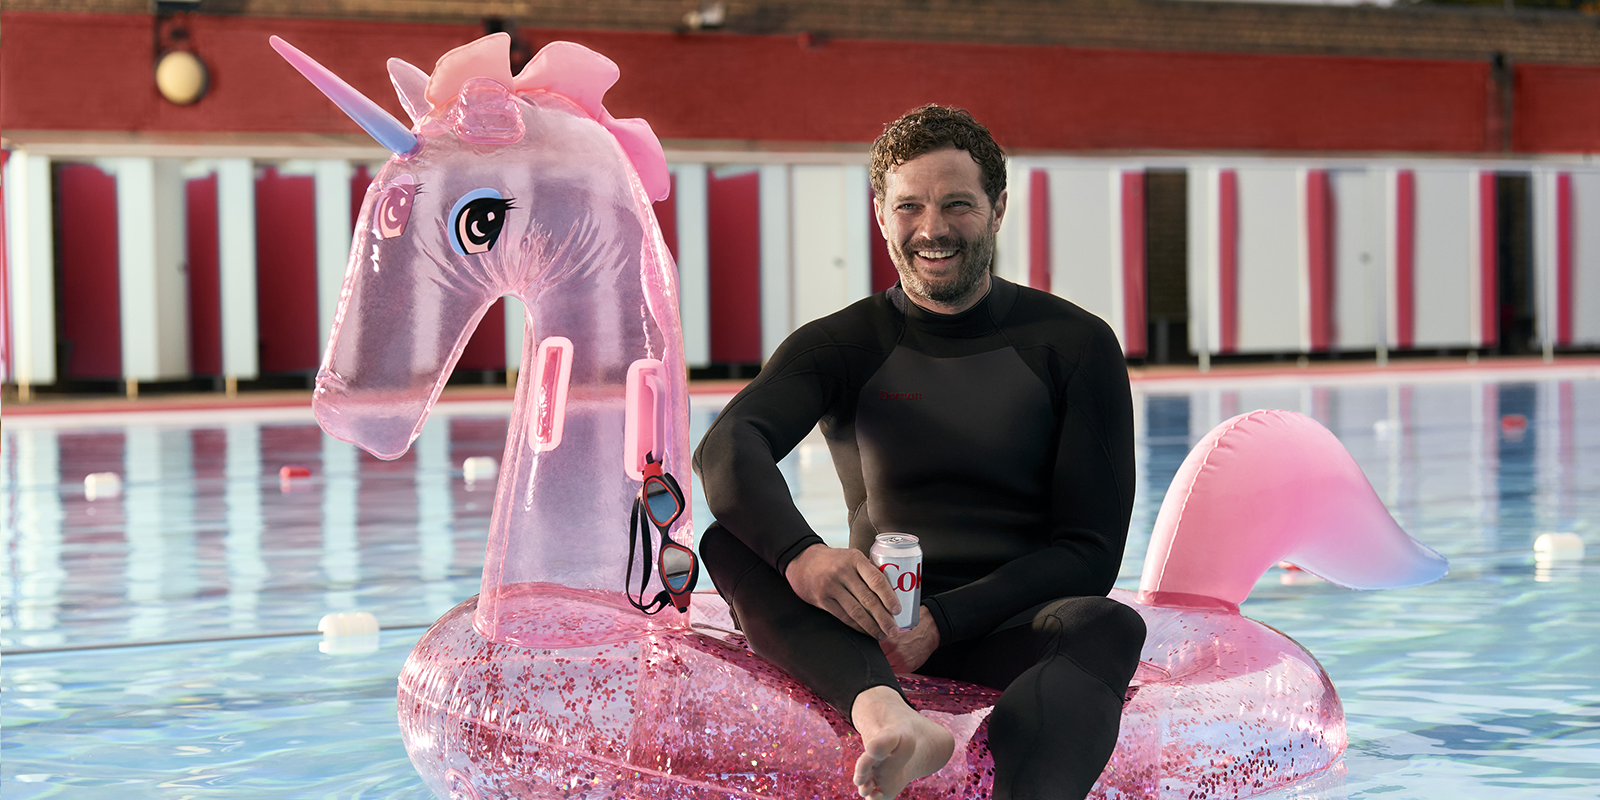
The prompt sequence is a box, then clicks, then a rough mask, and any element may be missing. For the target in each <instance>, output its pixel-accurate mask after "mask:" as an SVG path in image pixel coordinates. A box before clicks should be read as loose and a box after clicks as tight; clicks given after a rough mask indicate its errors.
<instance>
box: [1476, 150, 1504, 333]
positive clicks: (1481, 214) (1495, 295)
mask: <svg viewBox="0 0 1600 800" xmlns="http://www.w3.org/2000/svg"><path fill="white" fill-rule="evenodd" d="M1494 179H1495V174H1494V173H1493V172H1480V173H1478V254H1479V255H1478V272H1479V275H1480V281H1479V285H1480V286H1482V287H1483V292H1482V296H1481V297H1480V298H1479V302H1480V303H1481V304H1482V306H1481V308H1482V309H1483V313H1482V314H1481V315H1480V316H1481V317H1482V319H1483V325H1482V328H1483V332H1482V336H1481V338H1480V340H1479V344H1480V345H1482V346H1484V347H1490V346H1493V345H1494V344H1495V343H1496V342H1498V341H1500V278H1499V275H1500V271H1499V261H1500V246H1499V230H1500V228H1499V217H1498V215H1497V213H1496V211H1495V209H1496V204H1497V203H1498V202H1499V198H1498V197H1496V191H1495V182H1494Z"/></svg>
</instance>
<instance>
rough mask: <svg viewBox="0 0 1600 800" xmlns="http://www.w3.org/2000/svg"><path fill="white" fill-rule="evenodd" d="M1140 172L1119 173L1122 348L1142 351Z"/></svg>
mask: <svg viewBox="0 0 1600 800" xmlns="http://www.w3.org/2000/svg"><path fill="white" fill-rule="evenodd" d="M1144 282H1145V263H1144V173H1143V172H1137V171H1128V172H1124V173H1122V322H1123V331H1122V350H1123V352H1125V353H1127V354H1128V355H1130V356H1142V355H1144V354H1145V308H1146V304H1145V295H1144V289H1145V284H1144Z"/></svg>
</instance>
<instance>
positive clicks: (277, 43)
mask: <svg viewBox="0 0 1600 800" xmlns="http://www.w3.org/2000/svg"><path fill="white" fill-rule="evenodd" d="M271 41H272V49H274V50H276V51H278V55H280V56H283V60H285V61H287V62H289V66H291V67H294V68H295V69H297V70H299V71H300V74H301V75H304V76H306V80H308V81H311V84H312V85H313V86H315V87H317V88H318V89H320V90H322V93H323V94H325V95H327V96H328V99H329V100H332V101H333V103H334V105H337V106H338V107H339V110H340V111H343V112H344V113H346V114H348V115H349V116H350V118H351V119H353V120H355V121H356V124H357V125H360V126H361V128H362V130H365V131H366V132H367V133H368V134H369V135H371V136H372V138H374V139H376V140H378V144H381V145H383V146H384V147H385V148H387V149H388V150H389V152H391V153H394V154H395V155H405V154H406V153H409V152H411V151H412V150H415V149H417V135H416V134H414V133H412V132H411V131H410V130H409V129H408V128H406V126H404V125H402V124H400V121H399V120H397V119H395V118H394V116H393V115H391V114H390V113H389V112H387V111H384V110H383V108H382V107H380V106H379V105H378V104H377V103H374V102H372V101H371V100H369V99H367V96H366V95H364V94H362V93H360V92H358V91H356V90H355V87H352V86H351V85H350V84H348V83H345V82H344V80H343V79H341V78H340V77H339V76H338V75H335V74H333V72H331V71H329V69H328V68H327V67H324V66H322V65H321V64H318V63H317V62H316V61H313V60H312V59H311V57H310V56H308V55H306V54H305V53H302V52H300V51H299V50H298V49H296V48H295V46H294V45H291V44H289V43H288V42H286V41H284V40H282V39H279V38H278V37H276V36H274V37H272V40H271Z"/></svg>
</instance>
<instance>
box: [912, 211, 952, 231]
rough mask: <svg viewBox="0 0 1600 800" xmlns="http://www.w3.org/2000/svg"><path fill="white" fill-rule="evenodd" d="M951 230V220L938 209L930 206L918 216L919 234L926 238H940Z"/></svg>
mask: <svg viewBox="0 0 1600 800" xmlns="http://www.w3.org/2000/svg"><path fill="white" fill-rule="evenodd" d="M949 232H950V221H949V220H947V219H945V217H944V214H941V213H940V212H939V210H938V209H935V208H930V209H927V210H926V211H923V212H922V215H921V216H919V217H918V218H917V234H918V235H920V236H922V237H923V238H926V239H939V238H942V237H944V235H945V234H947V233H949Z"/></svg>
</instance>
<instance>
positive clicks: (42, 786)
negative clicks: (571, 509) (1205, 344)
mask: <svg viewBox="0 0 1600 800" xmlns="http://www.w3.org/2000/svg"><path fill="white" fill-rule="evenodd" d="M1135 393H1136V396H1135V403H1136V411H1137V418H1138V422H1139V427H1138V431H1137V448H1138V457H1139V465H1140V472H1139V474H1140V483H1139V488H1138V493H1137V504H1136V510H1135V515H1134V519H1133V524H1132V534H1131V535H1130V538H1129V544H1128V555H1127V557H1126V559H1125V560H1124V563H1123V567H1122V578H1121V580H1120V581H1119V585H1121V586H1125V587H1132V586H1134V585H1136V584H1137V582H1138V575H1139V569H1140V565H1141V563H1142V560H1143V556H1144V548H1145V544H1146V542H1147V540H1148V532H1149V529H1150V526H1151V524H1152V523H1153V522H1154V520H1155V515H1156V510H1157V509H1158V507H1159V505H1160V502H1161V498H1162V495H1163V493H1164V492H1165V489H1166V485H1167V483H1168V481H1169V480H1170V479H1171V476H1172V474H1173V473H1174V472H1175V471H1176V470H1177V467H1178V464H1179V463H1180V462H1181V461H1182V459H1183V456H1184V455H1185V454H1186V453H1187V451H1188V448H1189V445H1190V444H1191V443H1192V442H1193V441H1195V440H1196V439H1197V438H1198V437H1199V436H1201V435H1202V434H1204V433H1205V432H1206V431H1207V430H1209V429H1210V427H1211V426H1212V425H1213V424H1215V423H1216V422H1219V421H1221V420H1222V419H1226V418H1227V417H1229V416H1232V415H1233V414H1235V413H1239V412H1243V411H1248V410H1251V409H1254V408H1268V407H1271V408H1288V409H1293V410H1298V411H1302V412H1305V413H1307V414H1310V415H1312V416H1314V417H1316V418H1317V419H1318V420H1320V421H1322V422H1323V423H1324V424H1325V425H1327V426H1328V427H1329V428H1331V429H1332V430H1333V431H1334V432H1335V433H1336V434H1338V435H1339V437H1340V439H1341V440H1343V442H1344V443H1345V446H1346V447H1347V448H1349V449H1350V451H1351V453H1352V454H1353V455H1354V456H1355V458H1356V460H1357V461H1358V462H1359V463H1360V464H1361V466H1362V468H1363V469H1364V470H1365V471H1366V474H1367V476H1368V478H1369V479H1370V480H1371V481H1372V482H1373V485H1374V486H1375V487H1376V489H1377V490H1378V493H1379V496H1381V497H1382V498H1383V499H1384V501H1385V502H1386V503H1388V505H1389V507H1390V509H1391V511H1392V512H1393V513H1394V514H1395V516H1396V518H1397V519H1399V520H1400V522H1401V524H1402V525H1404V526H1405V527H1406V529H1407V530H1409V531H1410V532H1411V533H1412V534H1413V535H1414V536H1416V537H1417V538H1419V539H1421V540H1422V541H1424V542H1426V543H1428V544H1429V545H1431V546H1433V547H1434V548H1436V549H1438V550H1439V551H1441V552H1443V553H1444V554H1445V555H1447V556H1448V557H1449V558H1450V559H1451V573H1450V575H1449V576H1448V577H1446V578H1445V579H1444V580H1442V581H1440V582H1438V583H1435V584H1432V585H1430V586H1425V587H1420V588H1416V589H1409V590H1404V591H1394V592H1371V593H1361V592H1349V591H1346V590H1343V589H1339V588H1337V587H1332V586H1329V585H1327V584H1325V583H1321V582H1317V581H1315V580H1307V579H1305V578H1304V576H1302V575H1299V574H1296V573H1288V572H1283V571H1280V570H1273V571H1271V572H1269V573H1268V574H1267V575H1266V576H1265V577H1263V579H1262V581H1261V582H1260V584H1258V586H1257V588H1256V590H1255V592H1254V593H1253V594H1252V595H1251V597H1250V599H1249V600H1248V601H1247V602H1246V603H1245V604H1244V607H1243V611H1244V613H1245V614H1246V615H1248V616H1251V617H1254V618H1256V619H1260V620H1262V621H1264V622H1266V623H1268V624H1270V625H1272V626H1274V627H1276V628H1278V629H1280V630H1282V631H1284V632H1285V633H1288V634H1289V635H1290V636H1293V637H1294V638H1295V639H1297V640H1298V641H1300V642H1301V643H1302V644H1304V645H1305V646H1306V647H1308V648H1309V649H1310V650H1311V651H1312V652H1313V653H1314V654H1316V655H1317V657H1318V658H1319V659H1321V661H1322V663H1323V665H1324V666H1325V667H1327V669H1328V672H1329V673H1330V674H1331V675H1332V677H1333V679H1334V682H1335V685H1336V686H1337V687H1338V689H1339V691H1340V694H1341V696H1342V698H1343V700H1344V703H1345V710H1346V713H1347V715H1348V723H1349V733H1350V741H1351V745H1350V749H1349V751H1348V753H1347V754H1346V755H1345V757H1344V759H1343V761H1342V763H1341V764H1340V765H1339V766H1338V767H1336V768H1335V770H1333V771H1332V773H1331V774H1328V775H1325V776H1322V777H1321V778H1320V779H1317V780H1314V781H1312V782H1310V783H1309V784H1307V785H1305V786H1302V787H1298V788H1297V789H1295V790H1292V791H1288V792H1283V793H1279V794H1278V795H1277V796H1279V797H1284V798H1287V797H1295V798H1344V797H1350V798H1355V797H1378V796H1383V797H1386V798H1388V797H1393V798H1434V797H1445V796H1448V797H1451V798H1454V799H1455V800H1467V799H1468V798H1475V797H1493V798H1496V800H1500V798H1514V797H1528V798H1533V797H1539V798H1547V797H1595V796H1597V795H1600V590H1597V588H1596V587H1597V586H1600V557H1597V551H1600V368H1596V367H1595V366H1593V365H1568V366H1563V365H1559V364H1558V365H1557V366H1554V367H1548V368H1529V369H1521V368H1519V369H1515V370H1512V369H1499V370H1489V369H1484V370H1482V371H1472V370H1465V369H1461V370H1430V371H1410V372H1400V371H1395V372H1391V373H1386V374H1379V373H1352V374H1346V375H1332V374H1320V375H1317V374H1312V375H1309V376H1308V375H1292V374H1291V375H1285V374H1276V375H1261V376H1255V377H1250V376H1242V377H1241V376H1239V375H1237V374H1235V375H1232V376H1229V377H1205V378H1200V377H1189V378H1168V379H1154V378H1152V379H1149V380H1141V381H1139V382H1137V383H1136V385H1135ZM725 399H726V398H725V397H723V396H713V395H697V396H696V397H695V398H694V403H693V420H692V423H693V431H692V433H691V436H692V437H693V438H695V439H698V437H699V436H700V435H701V434H702V433H703V431H704V429H705V427H706V426H707V425H708V424H709V422H710V420H711V419H712V418H713V417H714V415H715V413H716V411H717V409H718V408H720V406H721V403H722V402H723V401H725ZM509 410H510V409H509V402H498V401H496V402H486V401H453V402H450V401H447V402H443V403H441V404H440V406H439V408H438V410H436V411H435V413H434V415H433V417H432V418H431V419H430V421H429V424H428V426H427V427H426V428H425V429H424V431H423V433H422V436H421V438H420V439H419V440H418V441H417V443H416V444H415V445H414V446H413V448H412V450H411V452H409V453H408V454H407V455H406V456H405V457H403V458H401V459H399V460H397V461H394V462H381V461H377V460H376V459H372V458H370V457H368V456H366V455H363V454H358V453H357V452H356V451H355V450H354V449H353V448H351V447H350V446H348V445H345V444H342V443H339V442H335V441H333V440H331V439H328V438H327V437H325V436H324V435H322V433H321V432H320V431H319V430H318V429H317V428H316V426H315V424H314V423H313V422H312V420H311V417H310V412H309V409H306V408H269V409H255V410H248V411H225V410H200V411H194V410H190V411H182V412H159V413H156V412H151V413H143V412H141V413H135V414H114V415H113V414H93V413H89V414H63V415H44V416H21V415H16V414H14V413H13V414H8V415H7V416H6V418H5V421H4V431H3V434H0V536H3V541H4V544H5V558H4V560H3V562H0V569H3V572H0V645H3V647H4V651H5V652H4V656H3V663H0V688H3V691H0V720H3V725H4V727H3V732H0V749H3V757H0V783H3V785H4V788H3V791H0V793H3V795H4V796H5V798H6V799H7V800H20V799H21V798H33V797H67V798H73V797H85V798H87V797H108V798H109V797H115V798H142V797H160V798H186V797H194V798H201V797H224V796H225V797H272V798H279V797H330V798H333V797H337V798H351V797H364V798H369V797H381V798H413V797H415V798H421V797H427V796H428V794H427V792H426V790H425V789H424V788H423V787H422V785H421V782H420V780H419V779H418V778H417V777H416V775H415V773H414V772H413V771H412V768H411V765H410V762H409V761H408V760H407V758H406V754H405V751H404V749H403V748H402V746H401V744H400V736H399V731H398V728H397V726H396V724H395V699H394V694H395V683H396V676H397V674H398V673H399V670H400V665H401V664H402V663H403V662H404V660H405V658H406V655H407V653H408V652H409V651H410V648H411V646H412V644H414V643H415V641H416V640H417V638H418V637H420V635H421V634H422V632H423V630H424V629H425V628H426V627H427V626H428V625H429V624H431V623H432V622H433V620H434V619H435V618H437V617H438V616H439V615H441V614H442V613H444V611H445V610H447V609H448V608H450V607H451V606H453V605H455V604H456V603H457V602H459V601H460V600H462V599H465V598H466V597H468V596H470V595H472V594H474V593H476V592H477V589H478V579H479V570H480V568H481V565H482V560H483V546H484V539H485V536H486V532H487V527H488V514H489V509H490V504H491V501H492V492H493V485H492V483H485V482H483V481H479V482H477V483H468V482H467V481H466V480H465V479H464V476H463V471H462V463H463V461H464V460H465V459H467V458H470V457H476V456H493V457H496V458H498V456H499V455H500V452H501V448H502V446H503V443H504V436H505V420H506V415H507V414H508V413H509ZM287 464H298V465H305V466H308V467H310V469H311V473H312V477H311V478H309V479H300V480H293V481H290V482H289V483H287V484H285V483H282V482H281V481H280V479H279V477H278V469H279V467H281V466H283V465H287ZM783 469H784V472H785V475H786V476H787V477H788V479H789V481H790V485H791V486H792V487H794V488H795V491H796V497H797V501H798V503H799V504H800V507H801V510H802V511H803V512H804V513H805V514H806V515H807V517H808V518H809V519H810V520H812V522H813V524H814V526H815V527H817V529H818V531H819V532H820V533H822V534H823V536H824V538H827V539H828V540H829V541H830V542H833V543H842V541H843V539H844V538H845V527H844V508H843V503H842V500H841V493H840V489H839V486H838V483H837V480H836V479H835V478H834V476H833V471H832V466H831V463H830V461H829V459H828V456H827V450H826V447H825V445H823V444H822V442H821V440H820V439H819V438H817V437H816V436H815V435H813V437H812V438H811V439H808V440H807V441H806V442H805V443H803V444H802V446H801V447H800V448H799V449H798V450H797V451H796V452H795V453H794V454H792V455H791V456H790V457H789V458H788V459H786V460H785V462H784V464H783ZM95 472H117V473H120V474H121V475H122V478H123V482H124V483H123V486H122V491H121V494H120V496H118V497H115V498H109V499H98V500H93V501H91V500H88V499H87V498H86V497H85V492H84V484H83V479H84V477H85V476H86V475H88V474H90V473H95ZM693 493H694V496H695V504H696V510H695V519H696V527H697V528H701V529H703V528H704V527H705V525H706V524H707V522H709V520H710V515H709V514H708V513H707V512H706V510H705V508H704V506H703V504H701V502H700V500H699V487H698V485H696V486H695V487H694V490H693ZM1548 532H1572V533H1576V534H1578V535H1580V536H1581V537H1582V538H1583V540H1584V541H1585V543H1586V544H1587V546H1588V552H1589V553H1590V555H1589V556H1588V557H1587V558H1585V559H1584V560H1582V561H1579V562H1560V563H1554V564H1545V565H1541V564H1538V563H1536V561H1535V558H1534V554H1533V542H1534V540H1535V538H1536V537H1537V536H1538V535H1539V534H1541V533H1548ZM618 533H619V535H622V531H620V530H619V532H618ZM354 610H361V611H369V612H371V613H373V614H374V615H375V616H376V617H377V619H378V622H379V624H380V625H382V626H383V628H384V630H383V632H382V633H381V634H380V636H379V642H378V644H377V647H376V649H375V650H374V651H372V652H367V653H358V654H349V655H338V654H327V653H323V652H321V649H320V648H319V642H320V641H321V637H320V636H319V635H317V634H315V633H307V632H309V631H314V629H315V627H316V624H317V621H318V620H319V619H320V618H321V617H322V615H323V614H326V613H330V612H337V611H354Z"/></svg>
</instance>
